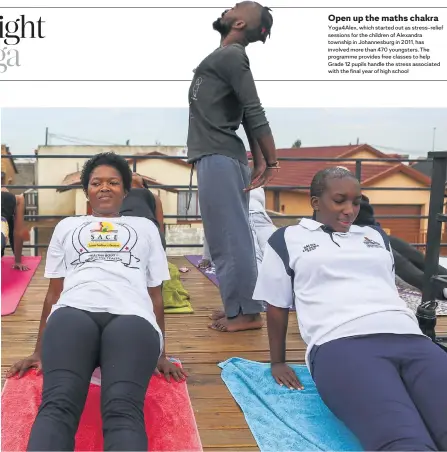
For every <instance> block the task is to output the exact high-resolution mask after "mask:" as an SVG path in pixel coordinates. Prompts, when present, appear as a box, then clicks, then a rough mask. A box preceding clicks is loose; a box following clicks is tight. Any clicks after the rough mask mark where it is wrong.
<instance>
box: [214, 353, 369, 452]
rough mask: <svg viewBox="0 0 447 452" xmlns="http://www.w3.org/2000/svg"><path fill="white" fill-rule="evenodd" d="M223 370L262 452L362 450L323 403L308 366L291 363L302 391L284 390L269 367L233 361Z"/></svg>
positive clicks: (355, 439) (228, 361)
mask: <svg viewBox="0 0 447 452" xmlns="http://www.w3.org/2000/svg"><path fill="white" fill-rule="evenodd" d="M219 367H220V368H222V379H223V381H224V382H225V384H226V385H227V387H228V389H229V390H230V392H231V394H232V395H233V397H234V398H235V400H236V402H237V403H238V404H239V406H240V407H241V409H242V411H243V412H244V415H245V419H246V420H247V424H248V426H249V427H250V430H251V432H252V433H253V436H254V437H255V440H256V442H257V443H258V446H259V448H260V449H261V451H263V452H264V451H275V452H278V451H312V450H327V451H361V450H363V448H362V446H361V445H360V443H359V442H358V440H357V438H356V437H355V436H354V435H353V434H352V433H351V431H350V430H348V429H347V428H346V426H345V425H344V424H343V423H342V422H341V421H339V420H338V419H337V418H336V417H335V416H334V415H333V414H332V412H331V411H329V409H328V408H327V407H326V405H325V404H324V403H323V401H322V400H321V398H320V396H319V394H318V392H317V388H316V387H315V384H314V382H313V380H312V377H311V376H310V373H309V371H308V370H307V367H306V366H302V365H292V368H293V369H294V370H295V372H296V373H297V375H298V378H299V379H300V381H301V383H302V384H303V386H304V389H303V390H301V391H298V390H291V389H288V388H286V387H284V386H279V385H278V384H277V383H276V381H275V380H274V378H273V377H272V374H271V373H270V364H261V363H257V362H254V361H248V360H245V359H241V358H231V359H229V360H227V361H224V362H223V363H220V364H219ZM346 403H349V401H348V400H346Z"/></svg>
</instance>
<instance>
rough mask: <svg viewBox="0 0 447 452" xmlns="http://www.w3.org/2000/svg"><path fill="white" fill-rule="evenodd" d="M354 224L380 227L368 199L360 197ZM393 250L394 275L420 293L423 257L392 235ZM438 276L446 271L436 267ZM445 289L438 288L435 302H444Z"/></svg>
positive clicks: (423, 267) (422, 281) (416, 250)
mask: <svg viewBox="0 0 447 452" xmlns="http://www.w3.org/2000/svg"><path fill="white" fill-rule="evenodd" d="M354 224H356V225H358V226H380V224H379V223H378V222H377V221H376V219H375V217H374V209H373V207H372V206H371V204H370V203H369V198H368V197H367V196H365V195H362V199H361V201H360V211H359V215H358V217H357V218H356V220H355V222H354ZM389 239H390V243H391V248H392V250H393V256H394V263H395V266H396V275H397V276H399V278H401V279H403V280H404V281H405V282H406V283H408V284H410V285H411V286H413V287H415V288H416V289H418V290H419V291H421V292H422V289H423V286H424V271H425V257H424V255H423V254H422V253H421V252H420V251H419V250H418V249H416V248H415V247H414V246H412V245H410V244H409V243H408V242H406V241H405V240H402V239H401V238H399V237H396V236H394V235H389ZM438 275H444V276H445V275H447V269H445V268H444V267H443V266H442V265H438ZM446 296H447V289H446V288H444V289H442V288H439V289H437V292H436V294H435V297H436V299H437V300H445V299H446V298H447V297H446Z"/></svg>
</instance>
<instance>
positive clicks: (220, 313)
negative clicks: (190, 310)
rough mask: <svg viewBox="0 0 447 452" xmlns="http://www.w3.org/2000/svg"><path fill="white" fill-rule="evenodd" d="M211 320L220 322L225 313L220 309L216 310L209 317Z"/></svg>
mask: <svg viewBox="0 0 447 452" xmlns="http://www.w3.org/2000/svg"><path fill="white" fill-rule="evenodd" d="M208 317H209V318H210V319H211V320H220V319H223V318H224V317H225V311H221V310H220V309H216V310H215V311H213V312H212V313H211V314H210V315H209V316H208Z"/></svg>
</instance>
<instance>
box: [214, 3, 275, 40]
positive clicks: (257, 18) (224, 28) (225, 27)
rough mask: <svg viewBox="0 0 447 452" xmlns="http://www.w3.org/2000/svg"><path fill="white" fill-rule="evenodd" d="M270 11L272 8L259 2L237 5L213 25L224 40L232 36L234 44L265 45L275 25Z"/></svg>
mask: <svg viewBox="0 0 447 452" xmlns="http://www.w3.org/2000/svg"><path fill="white" fill-rule="evenodd" d="M270 11H271V10H270V8H267V7H266V6H262V5H260V4H259V3H257V2H250V1H246V2H241V3H237V4H236V6H234V7H233V8H231V9H229V10H226V11H224V12H223V13H222V16H221V17H219V18H218V19H217V20H216V21H215V22H214V23H213V28H214V29H215V30H216V31H218V32H219V33H220V34H221V36H222V40H223V39H225V38H227V37H228V36H230V35H232V36H234V42H240V43H241V44H242V43H244V44H250V43H253V42H257V41H261V42H263V43H265V41H266V39H267V37H268V36H270V32H271V29H272V25H273V17H272V15H271V13H270Z"/></svg>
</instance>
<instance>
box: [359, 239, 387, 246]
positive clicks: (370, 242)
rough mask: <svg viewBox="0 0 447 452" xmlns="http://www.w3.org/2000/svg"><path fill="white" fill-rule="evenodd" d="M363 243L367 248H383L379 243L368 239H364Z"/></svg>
mask: <svg viewBox="0 0 447 452" xmlns="http://www.w3.org/2000/svg"><path fill="white" fill-rule="evenodd" d="M363 243H364V244H365V245H366V246H367V247H368V248H383V246H382V245H381V244H380V243H379V242H376V241H374V240H371V239H369V238H368V237H364V238H363Z"/></svg>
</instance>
